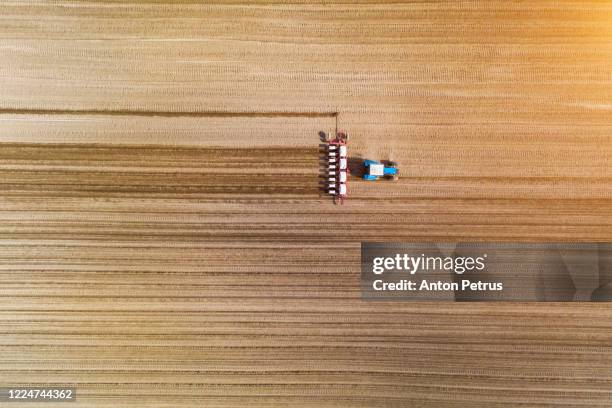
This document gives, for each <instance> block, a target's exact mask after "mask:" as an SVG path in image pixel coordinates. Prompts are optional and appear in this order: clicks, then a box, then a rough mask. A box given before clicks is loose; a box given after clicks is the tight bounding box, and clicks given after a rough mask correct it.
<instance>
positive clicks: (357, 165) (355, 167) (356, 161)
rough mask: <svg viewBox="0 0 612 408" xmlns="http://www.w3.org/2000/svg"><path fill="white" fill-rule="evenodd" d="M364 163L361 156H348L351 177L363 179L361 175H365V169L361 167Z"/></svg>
mask: <svg viewBox="0 0 612 408" xmlns="http://www.w3.org/2000/svg"><path fill="white" fill-rule="evenodd" d="M364 161H365V160H364V158H363V157H361V156H354V157H350V156H349V158H348V168H349V171H350V174H351V176H352V177H359V178H362V177H363V175H364V174H365V167H364V166H363V162H364Z"/></svg>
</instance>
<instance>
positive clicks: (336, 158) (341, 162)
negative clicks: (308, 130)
mask: <svg viewBox="0 0 612 408" xmlns="http://www.w3.org/2000/svg"><path fill="white" fill-rule="evenodd" d="M348 139H349V137H348V134H346V132H344V131H338V132H336V136H335V138H333V139H330V138H327V191H328V192H329V194H331V195H333V196H334V202H335V203H336V204H343V202H344V198H345V197H346V196H347V195H348V189H347V182H348V175H349V172H350V169H349V163H348V146H347V145H348ZM363 170H364V171H363V176H362V178H363V179H364V180H367V181H374V180H378V179H381V178H384V179H390V180H394V181H396V180H398V178H399V169H398V167H397V163H395V162H393V161H388V160H385V161H375V160H369V159H366V160H364V161H363Z"/></svg>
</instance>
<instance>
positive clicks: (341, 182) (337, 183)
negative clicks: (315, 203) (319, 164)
mask: <svg viewBox="0 0 612 408" xmlns="http://www.w3.org/2000/svg"><path fill="white" fill-rule="evenodd" d="M348 139H349V137H348V135H347V134H346V133H345V132H343V131H339V132H336V137H335V138H334V139H331V140H328V141H327V159H328V164H327V165H328V168H327V171H328V179H327V191H328V192H329V194H331V195H333V196H334V202H335V203H337V204H342V203H343V201H344V197H346V195H347V193H348V191H347V187H346V184H347V181H348V173H349V166H348V147H347V142H348Z"/></svg>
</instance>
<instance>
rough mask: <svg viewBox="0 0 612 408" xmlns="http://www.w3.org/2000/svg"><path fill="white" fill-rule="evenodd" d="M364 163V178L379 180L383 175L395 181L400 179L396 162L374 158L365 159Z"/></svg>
mask: <svg viewBox="0 0 612 408" xmlns="http://www.w3.org/2000/svg"><path fill="white" fill-rule="evenodd" d="M363 165H364V167H365V173H364V174H363V179H364V180H378V179H379V178H381V177H385V178H388V179H391V180H393V181H397V180H398V179H399V170H398V169H397V163H395V162H392V161H389V162H385V163H382V162H378V161H374V160H364V162H363Z"/></svg>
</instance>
